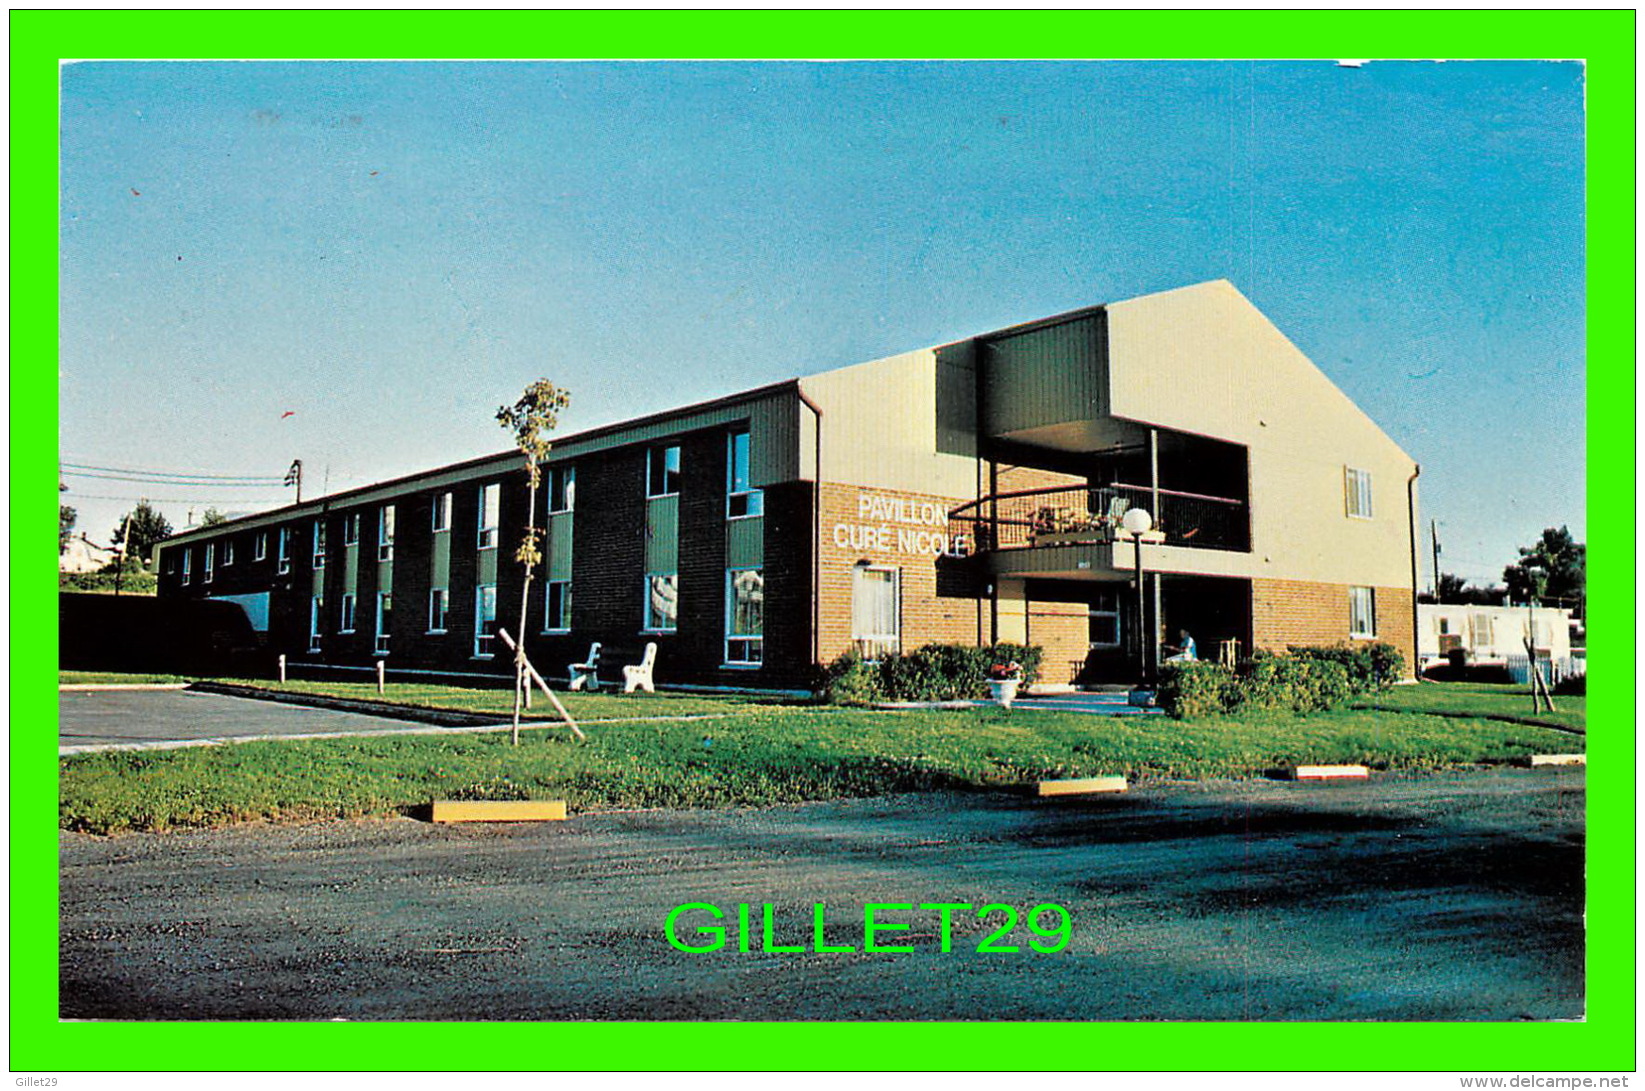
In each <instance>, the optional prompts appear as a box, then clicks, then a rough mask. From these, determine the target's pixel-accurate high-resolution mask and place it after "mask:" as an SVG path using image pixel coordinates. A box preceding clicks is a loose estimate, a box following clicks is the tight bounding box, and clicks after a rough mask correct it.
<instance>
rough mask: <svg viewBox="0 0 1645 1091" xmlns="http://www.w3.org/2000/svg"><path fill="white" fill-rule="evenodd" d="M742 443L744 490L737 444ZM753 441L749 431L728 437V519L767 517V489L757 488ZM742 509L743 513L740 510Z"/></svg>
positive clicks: (726, 446)
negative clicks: (754, 479) (739, 472)
mask: <svg viewBox="0 0 1645 1091" xmlns="http://www.w3.org/2000/svg"><path fill="white" fill-rule="evenodd" d="M738 440H741V441H742V448H743V450H742V462H743V465H742V481H741V485H742V488H738V487H737V486H738V484H739V482H738V480H737V477H738V475H737V441H738ZM753 442H754V441H753V440H752V439H750V438H749V432H748V430H747V429H743V430H742V431H740V432H732V433H731V434H730V435H729V436H726V437H725V517H726V518H727V519H758V518H759V517H760V516H762V515H764V514H765V490H764V489H757V488H755V487H754V486H753V485H752V484H751V482H752V481H753V474H754V456H753V450H754V447H753ZM738 508H741V509H742V510H741V511H738V510H737V509H738Z"/></svg>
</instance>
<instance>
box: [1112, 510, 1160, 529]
mask: <svg viewBox="0 0 1645 1091" xmlns="http://www.w3.org/2000/svg"><path fill="white" fill-rule="evenodd" d="M1120 525H1121V526H1123V527H1124V528H1125V533H1127V534H1147V533H1148V532H1149V531H1150V530H1153V529H1154V517H1153V516H1152V515H1149V514H1148V513H1147V512H1146V511H1144V510H1143V509H1142V508H1132V509H1131V510H1130V511H1128V512H1126V513H1125V514H1124V515H1122V516H1120Z"/></svg>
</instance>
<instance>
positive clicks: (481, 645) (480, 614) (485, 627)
mask: <svg viewBox="0 0 1645 1091" xmlns="http://www.w3.org/2000/svg"><path fill="white" fill-rule="evenodd" d="M487 591H490V592H491V617H490V618H489V619H488V618H486V617H485V611H484V608H483V604H484V602H485V593H486V592H487ZM488 621H489V622H490V623H492V624H494V623H495V622H496V621H497V585H496V584H494V583H482V584H480V585H479V586H478V587H476V588H475V589H474V658H475V659H490V658H492V657H493V656H494V655H495V654H496V653H495V652H494V651H493V650H492V643H493V641H494V640H495V639H496V638H495V636H494V635H493V634H492V633H491V632H490V631H489V630H490V627H491V626H490V625H489V624H487V622H488Z"/></svg>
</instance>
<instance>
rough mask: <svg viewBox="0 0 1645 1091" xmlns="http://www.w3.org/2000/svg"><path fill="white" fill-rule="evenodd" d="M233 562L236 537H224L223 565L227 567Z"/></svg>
mask: <svg viewBox="0 0 1645 1091" xmlns="http://www.w3.org/2000/svg"><path fill="white" fill-rule="evenodd" d="M233 563H234V539H233V538H232V537H228V538H224V539H223V567H224V568H227V567H228V566H229V565H231V564H233Z"/></svg>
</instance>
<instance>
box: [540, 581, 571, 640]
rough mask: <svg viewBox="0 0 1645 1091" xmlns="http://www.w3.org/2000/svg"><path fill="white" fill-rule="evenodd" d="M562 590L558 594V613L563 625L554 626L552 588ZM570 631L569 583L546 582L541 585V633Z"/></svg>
mask: <svg viewBox="0 0 1645 1091" xmlns="http://www.w3.org/2000/svg"><path fill="white" fill-rule="evenodd" d="M556 587H560V588H564V590H563V591H561V592H560V607H561V609H560V612H561V614H562V615H563V617H562V618H561V620H562V621H564V622H565V624H564V625H555V624H553V621H554V588H556ZM570 631H571V581H570V580H546V581H544V583H543V632H545V633H569V632H570Z"/></svg>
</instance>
